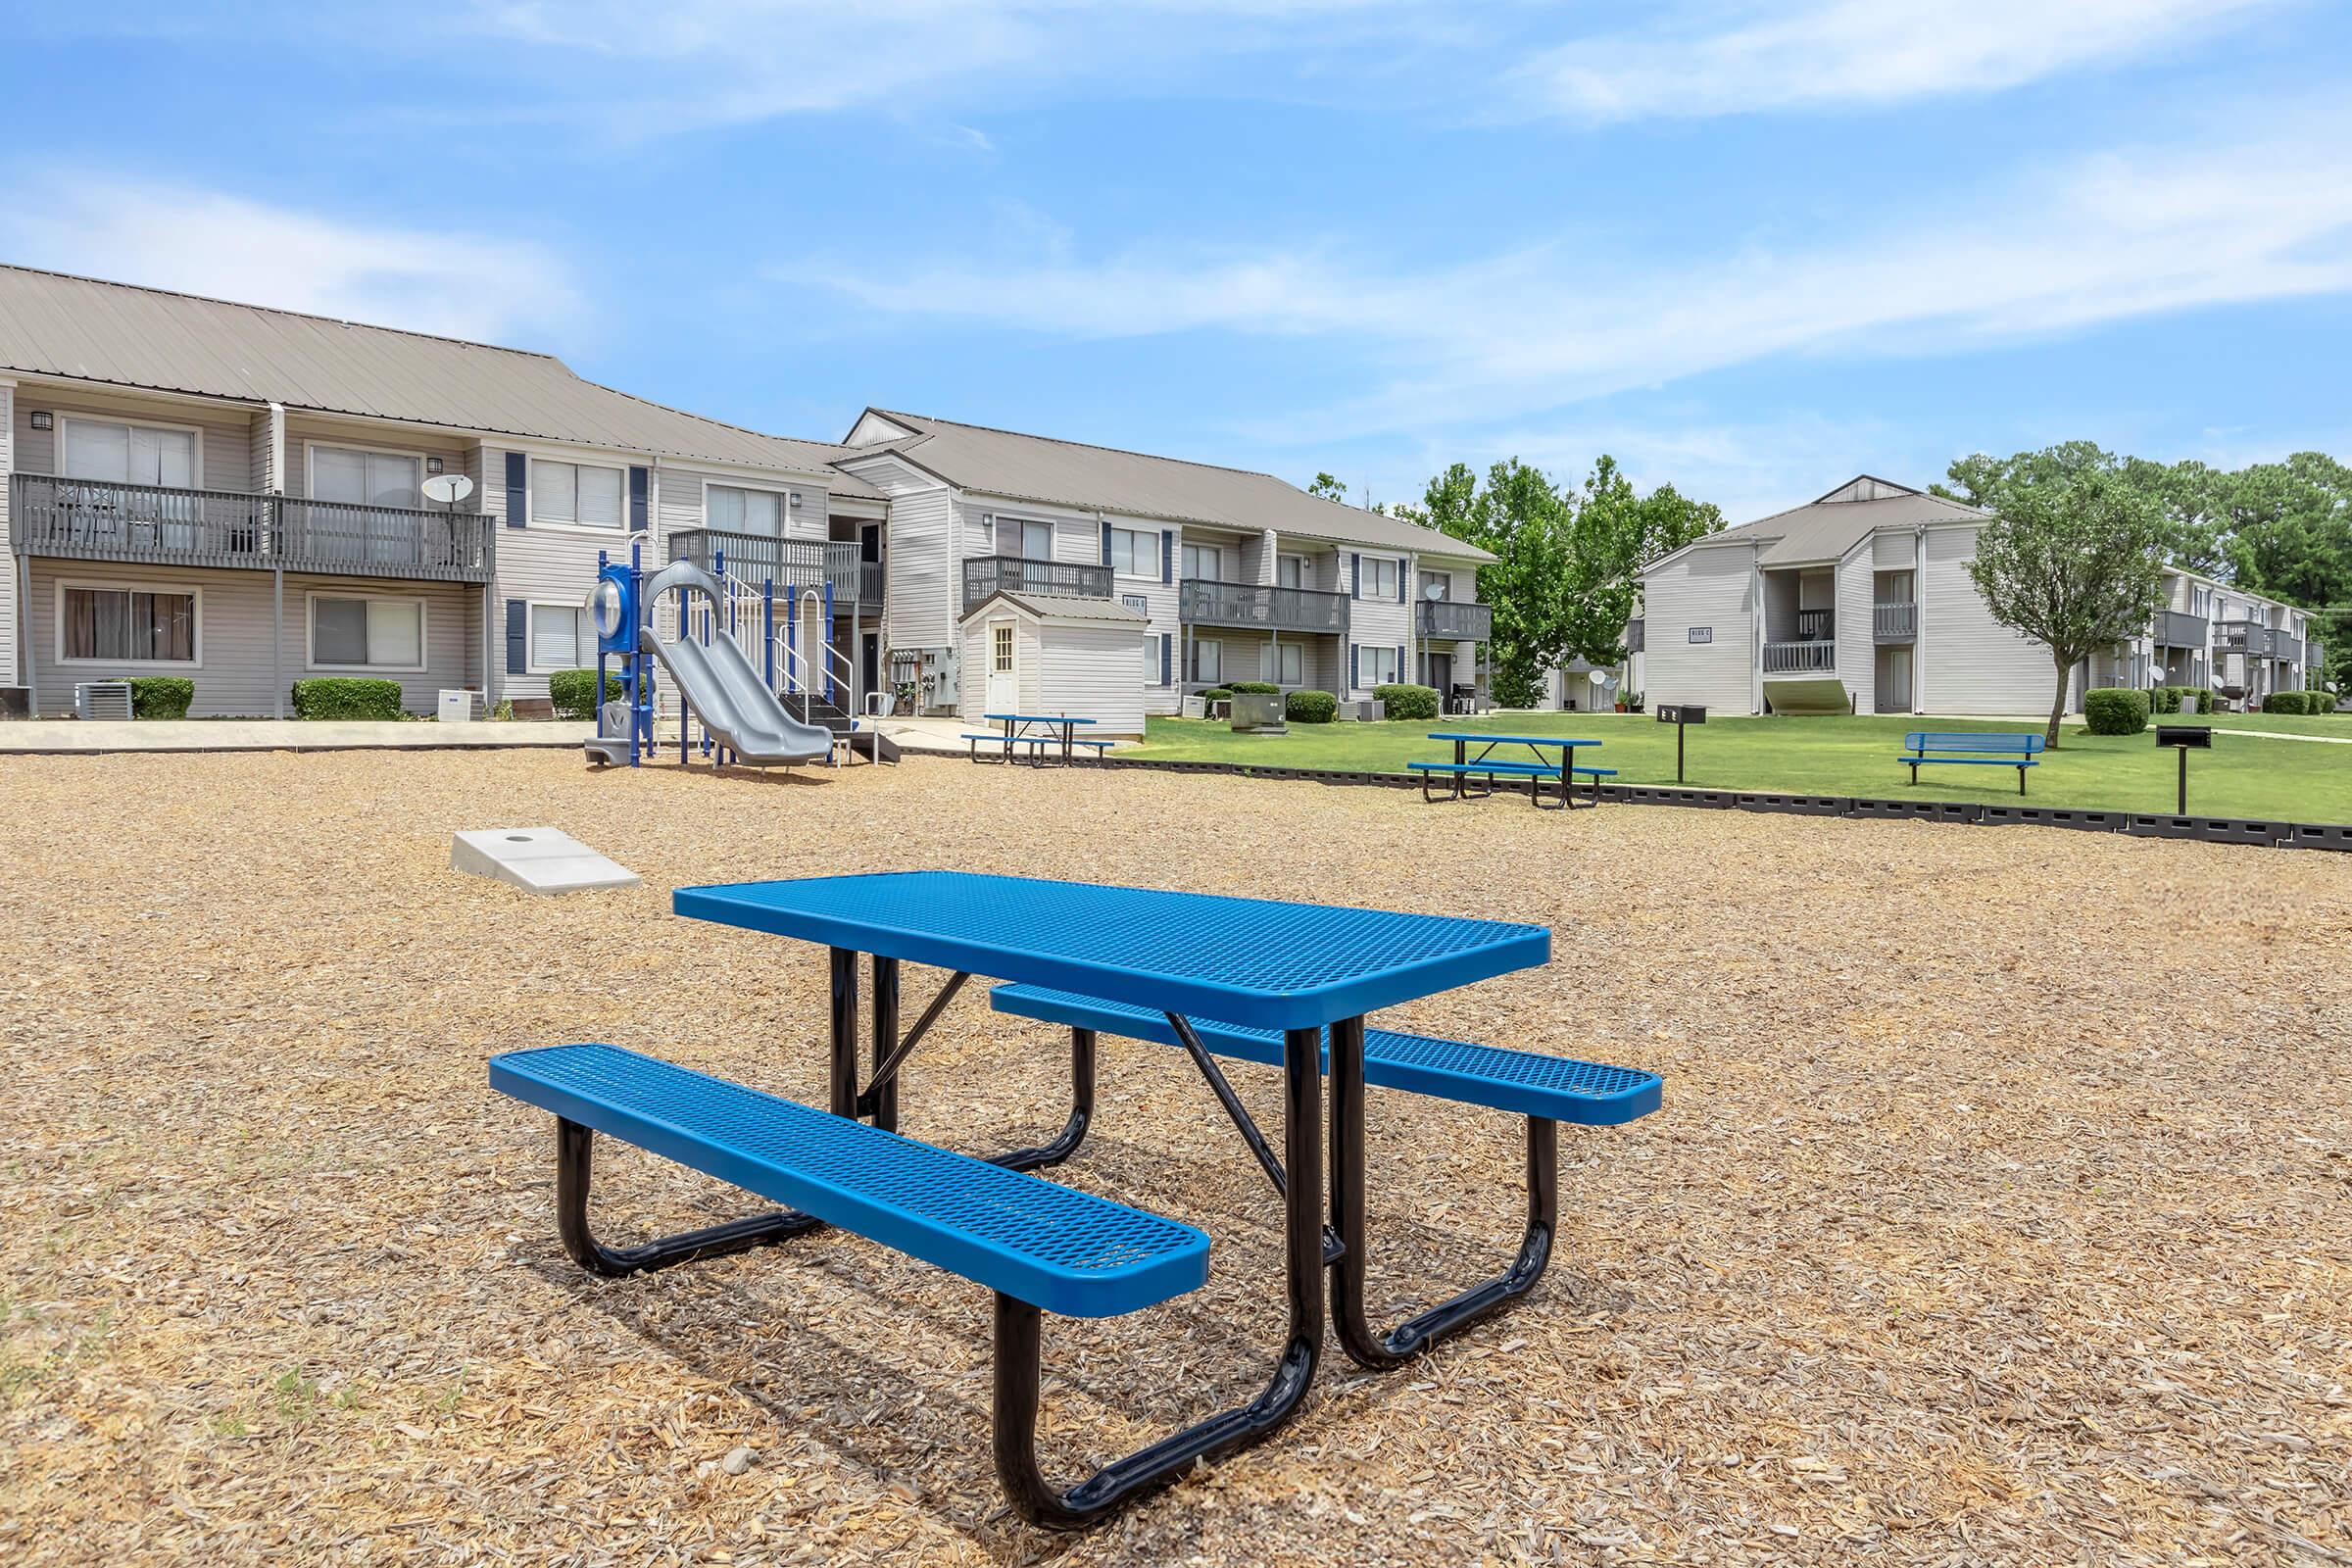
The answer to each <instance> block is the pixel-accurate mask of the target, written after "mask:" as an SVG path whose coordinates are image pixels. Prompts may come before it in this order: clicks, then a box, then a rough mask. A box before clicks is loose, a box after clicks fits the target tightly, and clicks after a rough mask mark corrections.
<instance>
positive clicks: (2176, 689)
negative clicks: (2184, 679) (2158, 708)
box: [2165, 686, 2213, 716]
mask: <svg viewBox="0 0 2352 1568" xmlns="http://www.w3.org/2000/svg"><path fill="white" fill-rule="evenodd" d="M2165 690H2166V691H2168V692H2171V693H2172V694H2173V706H2172V707H2170V708H2168V709H2166V710H2165V711H2166V712H2168V713H2178V712H2179V711H2180V709H2181V705H2182V704H2183V703H2185V702H2186V701H2187V700H2188V699H2189V698H2191V697H2194V698H2195V699H2196V700H2197V712H2198V714H2199V715H2200V716H2202V715H2204V714H2207V713H2211V712H2212V711H2213V688H2212V687H2210V686H2167V687H2166V688H2165Z"/></svg>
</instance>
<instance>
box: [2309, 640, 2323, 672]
mask: <svg viewBox="0 0 2352 1568" xmlns="http://www.w3.org/2000/svg"><path fill="white" fill-rule="evenodd" d="M2325 663H2327V650H2326V649H2324V648H2322V647H2321V646H2320V645H2319V642H2318V640H2317V639H2316V638H2315V639H2314V640H2312V641H2310V642H2307V643H2305V644H2304V645H2303V667H2304V668H2306V669H2318V668H2319V667H2320V666H2321V665H2323V664H2325Z"/></svg>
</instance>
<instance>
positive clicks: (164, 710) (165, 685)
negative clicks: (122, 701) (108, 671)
mask: <svg viewBox="0 0 2352 1568" xmlns="http://www.w3.org/2000/svg"><path fill="white" fill-rule="evenodd" d="M123 680H124V681H126V682H128V683H129V685H130V716H131V717H133V718H185V717H187V716H188V705H189V704H190V703H192V702H194V701H195V700H196V683H195V682H194V681H192V680H190V679H188V677H187V676H185V675H125V676H123Z"/></svg>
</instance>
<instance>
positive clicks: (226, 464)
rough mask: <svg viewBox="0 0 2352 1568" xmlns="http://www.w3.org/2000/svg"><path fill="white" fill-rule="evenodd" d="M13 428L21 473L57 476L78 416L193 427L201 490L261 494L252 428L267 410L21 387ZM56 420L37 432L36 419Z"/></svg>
mask: <svg viewBox="0 0 2352 1568" xmlns="http://www.w3.org/2000/svg"><path fill="white" fill-rule="evenodd" d="M15 401H16V408H15V409H14V410H13V411H12V419H11V425H10V428H11V429H12V430H13V431H14V433H15V437H16V443H15V444H16V452H15V454H14V456H15V459H16V468H15V470H14V471H16V472H20V473H55V472H57V459H58V453H59V450H60V447H59V443H60V440H61V439H62V437H63V436H64V434H65V421H66V420H67V419H69V418H72V417H74V416H76V415H85V416H88V417H92V418H100V419H131V420H136V421H142V422H145V423H148V424H164V425H176V426H179V427H181V428H189V429H194V430H195V431H196V432H197V440H196V468H197V477H196V485H195V488H197V489H199V490H244V491H255V490H259V489H261V488H263V487H262V485H261V484H260V483H259V482H257V481H258V480H259V478H260V475H259V473H258V472H257V471H256V468H255V465H254V440H253V428H254V422H255V420H256V419H257V418H262V417H266V416H267V411H265V410H255V409H242V408H238V407H235V406H234V405H222V404H200V403H173V402H170V401H167V400H165V399H162V398H140V397H127V396H123V395H120V394H117V393H112V392H89V391H83V390H81V389H80V388H77V387H76V388H62V387H59V388H52V387H42V386H28V385H25V384H24V383H22V382H20V383H19V384H18V386H17V395H16V400H15ZM35 413H48V414H54V415H55V416H57V417H56V419H55V420H53V421H52V425H53V427H52V428H50V429H47V430H35V429H34V428H32V416H33V415H34V414H35Z"/></svg>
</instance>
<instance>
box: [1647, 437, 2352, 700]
mask: <svg viewBox="0 0 2352 1568" xmlns="http://www.w3.org/2000/svg"><path fill="white" fill-rule="evenodd" d="M1989 520H1990V516H1989V515H1988V514H1986V513H1984V512H1981V511H1979V510H1977V509H1976V508H1973V507H1969V506H1965V505H1963V504H1961V503H1959V502H1957V501H1950V500H1946V499H1944V498H1943V497H1940V496H1936V495H1931V494H1929V493H1927V492H1925V491H1921V490H1914V489H1912V488H1910V487H1909V486H1906V485H1899V484H1895V483H1892V482H1890V481H1888V480H1885V479H1879V478H1874V477H1872V476H1870V475H1868V474H1864V475H1860V476H1857V477H1856V478H1854V479H1851V480H1849V481H1847V482H1846V483H1844V484H1842V485H1839V486H1838V488H1837V489H1835V490H1832V491H1831V492H1829V494H1827V495H1825V496H1823V497H1821V498H1820V499H1819V500H1817V501H1814V502H1811V503H1808V504H1807V505H1805V506H1802V507H1796V508H1792V509H1790V510H1789V511H1788V512H1783V513H1777V514H1775V515H1772V516H1769V517H1764V518H1760V519H1759V520H1757V521H1754V522H1750V523H1745V524H1742V525H1740V527H1736V528H1727V529H1725V530H1724V531H1722V532H1721V533H1716V534H1710V535H1708V536H1707V537H1706V538H1704V539H1700V540H1697V541H1695V542H1694V543H1692V544H1690V545H1686V546H1685V547H1683V548H1682V549H1680V550H1677V551H1675V552H1673V553H1672V554H1670V555H1667V556H1664V557H1661V558H1660V559H1659V560H1658V561H1656V562H1654V563H1652V564H1650V565H1649V566H1647V567H1645V568H1644V569H1643V571H1642V615H1641V617H1640V618H1639V619H1637V620H1636V621H1635V622H1634V623H1633V624H1632V625H1631V626H1629V627H1628V628H1627V632H1628V636H1627V644H1628V647H1629V648H1630V649H1631V650H1632V651H1633V652H1632V656H1631V657H1632V658H1633V660H1634V661H1635V662H1636V663H1635V667H1634V669H1633V670H1632V671H1631V672H1630V674H1629V680H1630V683H1631V684H1632V685H1633V687H1634V688H1635V689H1637V690H1640V691H1642V693H1643V694H1644V696H1645V697H1646V699H1647V700H1648V701H1650V702H1653V703H1704V704H1706V705H1708V706H1709V707H1711V708H1715V709H1718V710H1721V711H1728V712H1735V713H1760V712H1767V711H1769V712H1780V713H1803V712H1847V711H1852V712H1861V713H2000V714H2010V713H2032V712H2035V711H2040V710H2043V709H2046V707H2047V706H2048V702H2049V694H2050V690H2051V682H2052V681H2053V679H2054V678H2055V672H2054V670H2053V669H2052V667H2051V664H2050V656H2049V651H2048V650H2047V649H2046V648H2044V647H2043V646H2042V645H2041V644H2039V643H2036V642H2034V641H2033V640H2032V639H2030V638H2027V637H2024V636H2021V635H2019V634H2018V633H2016V632H2014V631H2012V630H2010V629H2009V628H2007V627H2005V626H2003V625H2001V624H2000V623H1999V622H1997V621H1995V620H1994V619H1993V618H1992V614H1991V612H1990V611H1989V610H1988V609H1987V608H1986V606H1985V601H1984V598H1983V596H1982V595H1980V594H1979V593H1978V592H1977V589H1976V584H1975V583H1974V582H1973V581H1971V580H1970V578H1969V575H1968V563H1969V562H1970V560H1971V559H1973V558H1974V556H1975V554H1976V548H1977V534H1978V531H1979V530H1980V529H1981V528H1983V527H1984V526H1985V523H1986V522H1988V521H1989ZM2166 588H2167V594H2168V600H2167V604H2168V608H2167V609H2165V610H2163V611H2161V612H2159V613H2158V614H2157V615H2156V617H2155V620H2154V623H2153V624H2152V625H2151V626H2150V627H2149V628H2148V631H2147V632H2146V633H2145V634H2144V635H2142V636H2141V637H2139V638H2136V639H2134V640H2133V641H2132V642H2131V643H2130V644H2127V645H2125V646H2123V647H2120V648H2117V649H2114V650H2111V651H2110V652H2108V653H2106V654H2102V655H2100V656H2098V657H2097V658H2095V659H2093V660H2089V661H2085V662H2083V663H2082V664H2080V665H2078V666H2077V667H2076V669H2075V670H2074V671H2073V674H2072V677H2071V682H2070V690H2069V704H2070V706H2079V705H2080V703H2081V702H2082V693H2083V692H2084V691H2085V690H2088V689H2089V688H2091V687H2094V686H2105V685H2120V686H2149V685H2182V686H2188V685H2212V686H2213V687H2214V688H2215V689H2216V691H2217V692H2218V693H2220V694H2221V695H2223V696H2224V697H2226V698H2228V699H2229V700H2230V701H2233V702H2244V703H2254V702H2259V700H2260V699H2261V698H2262V697H2264V696H2267V695H2268V694H2270V693H2271V692H2275V691H2292V690H2300V689H2302V688H2303V687H2304V686H2305V685H2306V684H2307V678H2308V673H2309V671H2310V670H2312V669H2315V668H2316V667H2317V666H2318V665H2319V662H2320V657H2319V650H2318V649H2317V648H2316V646H2315V645H2314V644H2313V643H2312V642H2311V641H2310V639H2309V637H2308V635H2307V628H2306V625H2305V615H2304V613H2303V612H2302V611H2300V610H2297V609H2296V608H2294V607H2293V606H2289V605H2285V604H2281V603H2280V602H2278V601H2277V600H2274V599H2268V598H2265V597H2263V596H2262V595H2259V594H2252V593H2248V592H2246V591H2245V590H2243V589H2237V588H2230V587H2227V586H2225V585H2223V584H2219V583H2215V582H2213V581H2211V580H2210V579H2206V578H2202V577H2198V576H2195V575H2194V574H2193V573H2189V572H2184V571H2178V570H2174V571H2168V573H2167V577H2166ZM2207 677H2210V678H2207Z"/></svg>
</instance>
